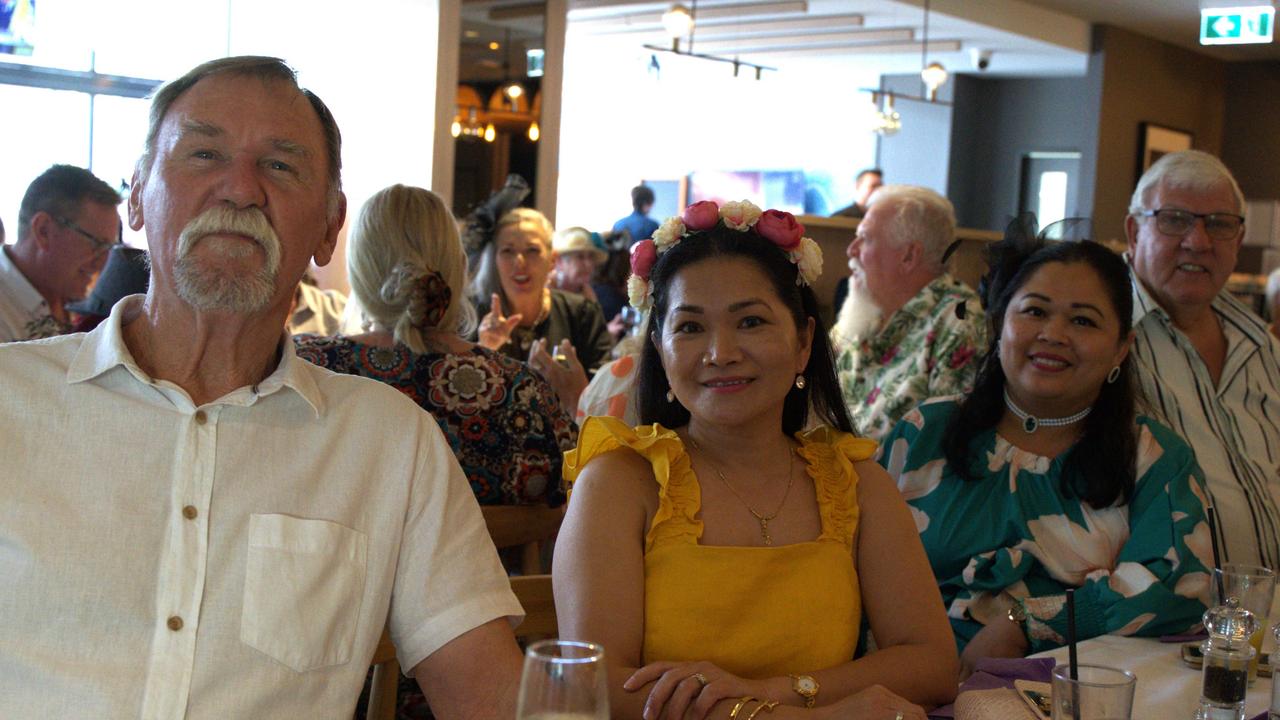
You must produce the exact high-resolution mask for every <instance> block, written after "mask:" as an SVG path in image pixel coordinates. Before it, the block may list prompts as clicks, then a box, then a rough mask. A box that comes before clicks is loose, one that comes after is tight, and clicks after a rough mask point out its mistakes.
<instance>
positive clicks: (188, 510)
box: [182, 505, 199, 520]
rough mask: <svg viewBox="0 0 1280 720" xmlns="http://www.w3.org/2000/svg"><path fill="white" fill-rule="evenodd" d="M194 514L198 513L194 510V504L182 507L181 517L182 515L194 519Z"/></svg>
mask: <svg viewBox="0 0 1280 720" xmlns="http://www.w3.org/2000/svg"><path fill="white" fill-rule="evenodd" d="M196 515H199V513H198V512H196V508H195V506H194V505H188V506H186V507H184V508H182V517H184V518H186V519H188V520H195V519H196Z"/></svg>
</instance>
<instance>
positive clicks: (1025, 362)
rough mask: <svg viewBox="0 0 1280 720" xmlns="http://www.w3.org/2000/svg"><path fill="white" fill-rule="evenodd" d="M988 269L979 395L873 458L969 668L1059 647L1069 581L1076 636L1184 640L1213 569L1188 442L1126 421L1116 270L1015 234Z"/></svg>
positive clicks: (1147, 423)
mask: <svg viewBox="0 0 1280 720" xmlns="http://www.w3.org/2000/svg"><path fill="white" fill-rule="evenodd" d="M1011 234H1016V233H1011ZM989 262H990V265H991V268H992V272H991V274H990V275H989V276H988V283H989V287H988V288H987V291H986V293H985V297H984V301H985V302H986V305H987V308H988V317H989V320H990V322H991V327H992V332H991V337H992V338H993V341H992V343H991V347H990V350H989V352H988V354H987V358H986V360H985V361H984V363H983V366H982V368H981V369H980V371H979V374H978V379H977V384H976V387H975V388H974V392H973V393H972V394H971V395H969V396H968V397H966V398H943V399H938V400H934V401H931V402H928V403H925V404H924V405H922V406H920V407H919V408H917V409H916V410H914V411H912V412H911V413H909V414H908V415H907V416H906V417H904V419H903V420H902V422H900V423H899V424H898V425H897V426H896V427H895V428H894V430H893V431H892V432H891V433H890V434H889V435H888V437H886V438H885V440H884V443H883V446H882V448H881V450H880V463H881V464H882V465H884V466H885V468H886V469H887V470H888V471H889V474H890V476H892V477H894V478H895V479H896V480H897V483H898V488H899V490H900V491H901V492H902V493H903V495H904V496H905V497H906V499H907V501H908V505H909V506H910V508H911V511H912V514H913V515H914V516H915V520H916V526H917V528H918V530H919V531H920V538H921V540H922V541H923V542H924V546H925V550H926V552H927V554H928V556H929V561H930V564H931V565H932V567H933V572H934V575H935V576H936V577H937V578H938V583H939V586H940V587H941V589H942V596H943V601H944V603H945V604H946V606H947V612H948V615H949V617H950V619H951V624H952V628H953V630H954V631H955V635H956V642H957V644H958V645H959V646H960V648H961V649H962V655H961V663H962V666H963V667H962V675H967V674H968V672H970V671H971V669H972V668H973V666H974V665H975V664H976V662H977V660H978V659H979V658H981V657H1018V656H1022V655H1025V654H1027V653H1029V652H1038V651H1041V650H1046V649H1049V648H1053V647H1057V646H1060V645H1062V644H1064V643H1065V635H1066V627H1067V618H1066V613H1065V610H1064V608H1065V590H1066V589H1067V588H1076V593H1075V596H1076V600H1075V605H1076V629H1077V634H1078V637H1080V638H1081V639H1085V638H1090V637H1094V636H1097V635H1102V634H1107V633H1115V634H1119V635H1161V634H1165V633H1174V632H1183V631H1186V630H1188V629H1189V628H1191V627H1192V626H1194V625H1196V624H1197V622H1198V621H1199V619H1200V615H1201V614H1202V613H1203V612H1204V604H1203V600H1204V598H1205V596H1206V595H1207V591H1208V574H1207V573H1208V571H1207V568H1208V567H1211V565H1212V560H1211V558H1212V550H1211V546H1210V544H1209V543H1210V541H1209V532H1208V526H1207V523H1206V513H1205V505H1204V500H1205V496H1204V493H1203V491H1202V489H1201V486H1202V484H1203V479H1202V477H1201V473H1200V469H1199V467H1198V466H1197V465H1196V462H1195V456H1194V454H1193V453H1192V451H1191V449H1190V448H1189V447H1188V446H1187V444H1186V443H1185V442H1184V441H1183V440H1182V439H1181V438H1179V437H1177V436H1176V435H1175V434H1174V433H1173V432H1172V431H1171V430H1169V429H1168V428H1166V427H1164V426H1162V425H1160V424H1159V423H1157V422H1155V421H1153V420H1151V419H1150V418H1147V417H1145V416H1142V415H1138V414H1137V413H1136V412H1135V400H1134V395H1133V393H1134V390H1133V385H1132V382H1131V380H1130V376H1129V365H1128V361H1127V356H1128V351H1129V346H1130V344H1131V342H1132V331H1131V322H1130V318H1131V317H1132V297H1131V294H1130V293H1131V291H1130V286H1129V276H1128V272H1127V270H1126V268H1125V264H1124V262H1123V260H1121V259H1120V258H1119V256H1117V255H1115V254H1114V253H1112V252H1111V251H1110V250H1107V249H1106V248H1104V247H1103V246H1101V245H1098V244H1096V243H1092V242H1087V241H1086V242H1054V243H1047V242H1045V241H1043V240H1036V239H1035V238H1034V237H1031V238H1030V239H1025V240H1016V239H1015V238H1013V237H1010V238H1008V239H1006V240H1005V241H1004V242H1002V243H999V244H998V245H997V246H995V247H993V248H992V253H991V257H990V259H989Z"/></svg>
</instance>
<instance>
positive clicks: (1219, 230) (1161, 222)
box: [1135, 208, 1244, 242]
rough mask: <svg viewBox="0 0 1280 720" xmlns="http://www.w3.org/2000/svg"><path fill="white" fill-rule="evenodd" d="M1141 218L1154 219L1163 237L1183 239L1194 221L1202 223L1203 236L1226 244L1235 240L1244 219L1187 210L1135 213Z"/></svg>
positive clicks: (1193, 225)
mask: <svg viewBox="0 0 1280 720" xmlns="http://www.w3.org/2000/svg"><path fill="white" fill-rule="evenodd" d="M1135 214H1136V215H1140V216H1142V217H1154V218H1155V219H1156V229H1157V230H1159V231H1160V232H1162V233H1164V234H1165V235H1172V236H1174V237H1184V236H1185V235H1186V234H1187V233H1189V232H1191V229H1192V228H1193V227H1195V224H1196V220H1200V221H1202V222H1204V234H1205V235H1208V236H1209V238H1210V239H1211V240H1217V241H1218V242H1226V241H1228V240H1235V239H1236V238H1237V237H1238V236H1239V235H1240V228H1242V227H1244V218H1242V217H1240V216H1239V215H1233V214H1231V213H1203V214H1202V213H1193V212H1188V211H1187V210H1175V209H1173V208H1161V209H1159V210H1143V211H1141V212H1138V213H1135Z"/></svg>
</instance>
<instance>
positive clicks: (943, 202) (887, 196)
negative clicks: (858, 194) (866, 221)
mask: <svg viewBox="0 0 1280 720" xmlns="http://www.w3.org/2000/svg"><path fill="white" fill-rule="evenodd" d="M877 204H882V205H891V206H892V207H893V209H894V213H893V217H892V218H891V219H890V220H889V224H888V232H889V238H890V239H891V240H892V241H893V244H894V245H897V246H899V247H901V246H902V245H903V244H904V243H906V242H908V241H910V240H916V241H919V242H920V244H921V245H922V246H923V247H924V255H925V259H926V260H927V261H929V262H931V263H934V264H936V265H938V266H939V267H940V266H941V265H942V256H943V255H944V254H945V253H946V251H947V248H948V247H949V246H950V245H951V243H952V242H953V241H954V240H955V237H956V209H955V207H954V206H953V205H952V204H951V201H950V200H948V199H946V198H945V197H943V196H941V195H939V194H938V193H936V192H934V191H933V190H930V189H929V188H926V187H920V186H919V185H881V186H880V189H879V190H876V191H875V193H873V194H872V195H871V199H870V200H869V201H868V202H867V207H868V208H871V207H874V206H875V205H877Z"/></svg>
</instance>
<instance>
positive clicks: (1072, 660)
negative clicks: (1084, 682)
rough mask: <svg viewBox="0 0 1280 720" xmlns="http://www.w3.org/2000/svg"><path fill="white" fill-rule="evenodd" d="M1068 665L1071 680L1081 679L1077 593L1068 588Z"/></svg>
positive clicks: (1073, 589)
mask: <svg viewBox="0 0 1280 720" xmlns="http://www.w3.org/2000/svg"><path fill="white" fill-rule="evenodd" d="M1067 663H1068V664H1069V665H1070V667H1071V679H1072V680H1079V679H1080V670H1079V665H1078V664H1077V663H1076V591H1075V588H1067Z"/></svg>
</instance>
